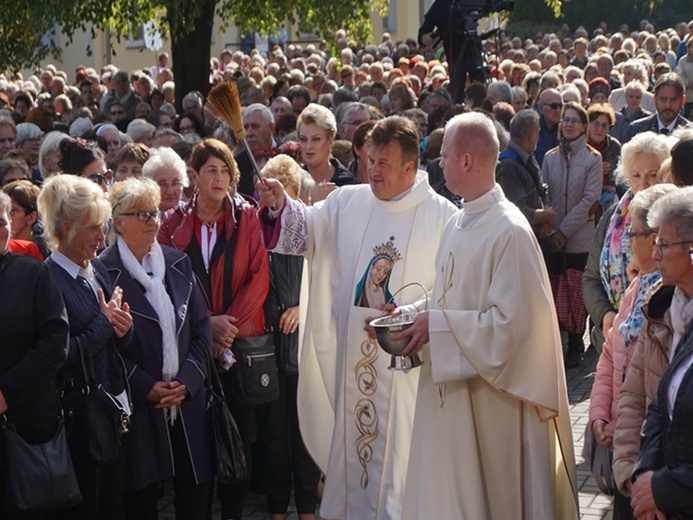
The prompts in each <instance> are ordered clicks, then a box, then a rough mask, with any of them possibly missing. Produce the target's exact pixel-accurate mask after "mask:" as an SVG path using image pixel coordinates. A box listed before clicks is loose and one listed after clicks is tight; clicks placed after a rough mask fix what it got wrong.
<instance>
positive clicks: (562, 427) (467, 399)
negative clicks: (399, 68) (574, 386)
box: [393, 113, 578, 520]
mask: <svg viewBox="0 0 693 520" xmlns="http://www.w3.org/2000/svg"><path fill="white" fill-rule="evenodd" d="M497 157H498V140H497V137H496V132H495V129H494V126H493V124H492V123H491V121H490V120H489V119H488V118H487V117H486V116H485V115H483V114H479V113H469V114H462V115H459V116H456V117H455V118H453V119H452V120H450V122H449V123H448V125H447V126H446V129H445V135H444V138H443V148H442V159H441V167H442V168H443V171H444V174H445V179H446V182H447V187H448V188H449V189H450V190H451V191H452V192H453V193H455V194H458V195H460V196H461V197H462V199H463V201H462V209H461V210H460V211H459V212H458V213H457V214H456V215H455V216H453V218H452V219H450V220H449V221H448V223H447V225H446V227H445V230H444V231H443V238H442V240H441V243H440V248H439V251H438V255H437V257H436V277H435V282H434V284H433V291H432V293H431V297H430V298H429V301H430V303H431V309H430V310H429V311H422V312H420V313H419V314H417V315H416V318H415V321H414V325H412V327H411V328H410V329H409V330H408V331H406V332H405V333H403V335H407V334H412V340H411V342H410V343H409V345H408V346H407V350H405V352H403V354H405V353H410V352H415V351H418V350H419V349H421V348H422V346H423V348H422V357H423V361H424V364H423V365H422V367H421V375H420V380H419V391H418V394H417V401H416V412H415V418H414V436H413V439H412V451H411V455H410V459H409V469H408V477H407V485H406V491H405V501H404V509H403V514H402V519H404V520H420V519H422V518H446V519H453V518H454V519H455V520H497V519H503V520H512V519H526V520H536V519H546V520H573V519H577V518H578V503H577V487H576V473H575V459H574V455H573V440H572V433H571V428H570V418H569V412H568V396H567V392H566V383H565V372H564V369H563V356H562V351H561V340H560V334H559V331H558V321H557V319H556V313H555V309H554V303H553V299H552V296H551V287H550V286H549V279H548V276H547V273H546V269H545V266H544V263H543V260H542V255H541V251H540V249H539V246H538V244H537V242H536V239H535V236H534V233H533V232H532V229H531V227H530V226H529V224H528V223H527V219H526V218H524V216H523V215H522V213H521V212H520V211H519V210H518V209H517V207H516V206H515V205H514V204H512V203H511V202H510V201H508V200H507V199H506V198H505V195H504V194H503V191H502V189H501V188H500V186H498V185H497V184H495V179H494V170H495V165H496V160H497ZM416 307H420V304H418V303H417V304H416ZM394 339H397V336H395V337H393V340H394Z"/></svg>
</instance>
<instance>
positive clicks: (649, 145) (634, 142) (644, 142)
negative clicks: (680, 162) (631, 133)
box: [616, 132, 671, 186]
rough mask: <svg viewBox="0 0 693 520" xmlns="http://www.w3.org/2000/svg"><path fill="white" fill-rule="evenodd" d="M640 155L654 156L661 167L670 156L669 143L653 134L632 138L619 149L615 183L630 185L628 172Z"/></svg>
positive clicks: (666, 139) (640, 134)
mask: <svg viewBox="0 0 693 520" xmlns="http://www.w3.org/2000/svg"><path fill="white" fill-rule="evenodd" d="M641 153H651V154H654V155H656V156H657V158H658V159H659V164H660V165H661V164H662V163H663V162H664V161H666V160H667V159H668V158H669V156H670V155H671V142H670V140H669V139H668V138H667V137H665V136H663V135H661V134H655V133H654V132H641V133H639V134H637V135H636V136H635V137H633V139H631V140H630V141H628V142H627V143H626V144H624V145H623V148H621V159H620V160H619V162H618V168H617V170H616V182H617V183H619V184H626V185H628V186H629V185H630V180H629V178H628V177H629V175H630V170H631V168H632V167H633V163H634V162H635V159H636V157H637V156H638V155H639V154H641Z"/></svg>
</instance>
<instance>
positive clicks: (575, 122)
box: [561, 117, 582, 125]
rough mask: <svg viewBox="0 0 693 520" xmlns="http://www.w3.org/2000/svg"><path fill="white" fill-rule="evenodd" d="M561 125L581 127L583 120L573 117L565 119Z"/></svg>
mask: <svg viewBox="0 0 693 520" xmlns="http://www.w3.org/2000/svg"><path fill="white" fill-rule="evenodd" d="M561 123H563V124H564V125H581V124H582V120H580V119H577V118H576V119H573V118H572V117H567V118H566V117H564V118H563V119H561Z"/></svg>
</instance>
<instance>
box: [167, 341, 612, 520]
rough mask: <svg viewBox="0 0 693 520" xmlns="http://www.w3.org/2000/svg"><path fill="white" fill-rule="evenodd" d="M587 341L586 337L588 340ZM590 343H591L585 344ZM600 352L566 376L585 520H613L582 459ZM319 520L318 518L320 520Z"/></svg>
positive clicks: (253, 508)
mask: <svg viewBox="0 0 693 520" xmlns="http://www.w3.org/2000/svg"><path fill="white" fill-rule="evenodd" d="M586 339H587V338H586ZM586 344H589V340H588V341H586ZM598 358H599V355H598V353H597V352H596V351H595V350H594V349H593V348H591V347H590V348H589V349H588V350H587V351H586V352H585V355H584V357H583V359H582V362H581V364H580V366H579V367H578V368H574V369H569V370H568V371H567V373H566V379H567V383H568V397H569V400H570V417H571V421H572V423H573V443H574V445H575V457H576V462H577V478H578V489H579V499H580V513H581V518H582V519H583V520H598V519H599V520H610V519H611V517H612V514H611V498H610V497H608V496H605V495H602V494H601V493H600V492H599V490H598V488H597V485H596V483H595V482H594V479H593V478H592V475H591V473H590V472H589V469H588V468H587V466H586V465H585V461H584V459H583V458H582V445H583V439H584V436H585V427H586V425H587V418H588V411H589V404H590V391H591V390H592V382H593V380H594V372H595V369H596V366H597V360H598ZM159 518H160V520H174V519H175V514H174V511H173V492H172V490H171V486H170V484H167V485H166V488H165V493H164V497H163V498H162V499H161V501H160V502H159ZM243 518H244V519H247V520H267V519H268V518H269V514H268V512H267V506H266V503H265V497H264V496H261V495H258V494H254V493H251V494H250V496H249V497H248V500H247V501H246V505H245V507H244V509H243ZM318 518H319V517H318ZM212 520H221V510H220V505H219V501H218V500H215V502H214V505H213V508H212ZM288 520H298V515H297V514H296V513H295V512H292V513H291V514H290V515H289V516H288ZM422 520H423V519H422Z"/></svg>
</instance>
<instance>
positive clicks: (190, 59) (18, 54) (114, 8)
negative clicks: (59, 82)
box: [0, 0, 387, 100]
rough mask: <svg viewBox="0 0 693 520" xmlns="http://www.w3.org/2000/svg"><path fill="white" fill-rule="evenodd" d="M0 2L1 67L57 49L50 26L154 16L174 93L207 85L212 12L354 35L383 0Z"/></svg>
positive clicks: (366, 27) (249, 23) (107, 25)
mask: <svg viewBox="0 0 693 520" xmlns="http://www.w3.org/2000/svg"><path fill="white" fill-rule="evenodd" d="M4 4H6V5H4V6H3V9H0V39H1V41H2V44H0V70H19V69H21V68H23V67H31V66H34V65H37V64H38V63H39V62H40V61H41V60H42V59H44V58H45V57H46V56H48V55H49V54H54V55H56V56H59V55H60V52H61V49H60V48H59V47H58V46H57V44H56V40H55V39H54V38H53V37H52V36H53V35H54V32H55V28H56V26H57V27H59V29H60V32H61V33H62V34H63V35H64V36H66V37H67V38H68V39H71V38H72V36H73V35H74V34H75V33H76V31H78V30H89V29H90V30H91V31H92V34H94V33H95V31H97V30H102V29H109V30H110V31H111V34H112V35H113V36H114V37H115V38H120V37H122V36H124V35H127V34H128V33H129V32H130V31H131V30H132V27H134V26H138V25H140V24H142V23H144V22H147V21H149V20H152V19H155V20H158V22H159V28H160V30H161V31H162V34H165V35H168V36H169V37H170V38H171V47H172V54H173V56H172V58H173V67H174V69H173V72H174V75H175V78H176V98H177V99H179V100H180V99H182V97H183V94H184V93H186V92H189V91H190V90H200V91H203V92H205V91H206V90H207V89H208V75H209V59H210V41H211V38H212V30H213V21H214V14H215V13H218V14H219V15H220V16H221V18H222V20H224V22H225V23H233V24H234V25H236V26H237V27H238V28H239V29H240V30H241V31H252V32H261V33H266V34H267V33H269V32H271V31H273V30H276V29H277V28H278V27H280V26H281V25H282V24H284V23H285V22H287V21H288V22H291V23H292V24H293V25H295V26H297V27H298V28H299V30H301V31H303V32H313V33H315V34H316V35H318V36H323V37H325V36H329V35H330V34H331V33H332V32H333V31H335V30H336V29H338V28H340V27H343V28H345V29H346V30H347V32H348V33H349V35H350V36H351V37H352V38H354V39H355V40H358V41H367V40H368V39H369V38H370V35H371V33H372V27H371V22H370V12H371V10H375V11H377V12H379V13H384V12H385V10H386V7H387V0H339V1H325V0H61V1H60V2H57V1H56V0H11V1H8V2H4Z"/></svg>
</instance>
